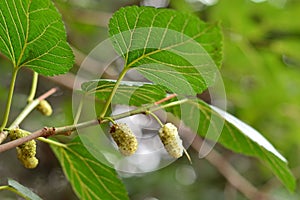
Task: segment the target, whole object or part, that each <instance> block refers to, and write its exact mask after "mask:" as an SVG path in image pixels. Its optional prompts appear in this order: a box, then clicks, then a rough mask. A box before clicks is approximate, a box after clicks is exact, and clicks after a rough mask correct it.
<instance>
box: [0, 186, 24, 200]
mask: <svg viewBox="0 0 300 200" xmlns="http://www.w3.org/2000/svg"><path fill="white" fill-rule="evenodd" d="M0 190H9V191H11V192H14V193H16V194H17V195H19V196H20V197H23V198H24V199H26V200H27V199H29V198H28V197H27V196H25V195H24V194H22V193H21V192H19V191H18V190H17V189H15V188H13V187H11V186H9V185H3V186H0Z"/></svg>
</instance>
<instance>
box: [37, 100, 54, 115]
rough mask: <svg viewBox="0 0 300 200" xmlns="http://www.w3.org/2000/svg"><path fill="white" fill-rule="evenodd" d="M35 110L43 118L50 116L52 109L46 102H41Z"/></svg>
mask: <svg viewBox="0 0 300 200" xmlns="http://www.w3.org/2000/svg"><path fill="white" fill-rule="evenodd" d="M36 108H37V110H38V111H40V112H41V113H42V114H43V115H45V116H50V115H51V114H52V107H51V105H50V104H49V103H48V101H46V100H41V101H40V103H39V105H37V107H36Z"/></svg>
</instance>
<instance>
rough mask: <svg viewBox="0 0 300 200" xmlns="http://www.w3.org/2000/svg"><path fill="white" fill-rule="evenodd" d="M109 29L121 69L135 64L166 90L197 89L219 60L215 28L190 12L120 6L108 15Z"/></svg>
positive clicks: (210, 81) (204, 85)
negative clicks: (121, 64) (109, 18)
mask: <svg viewBox="0 0 300 200" xmlns="http://www.w3.org/2000/svg"><path fill="white" fill-rule="evenodd" d="M109 33H110V37H111V40H112V43H113V46H114V48H115V50H116V51H117V52H118V53H119V54H120V55H121V56H123V58H124V59H125V68H126V69H131V68H135V69H136V70H137V71H139V72H140V73H141V74H143V75H144V76H145V77H146V78H147V79H149V80H151V81H152V82H154V83H155V84H158V85H163V86H164V87H166V88H167V89H168V90H169V91H170V92H172V93H177V94H190V95H194V94H196V93H201V92H202V91H203V90H205V89H206V88H207V87H208V86H209V85H211V84H213V82H214V79H215V72H216V70H218V68H217V67H216V66H220V63H221V47H222V44H221V39H222V37H221V33H220V29H219V26H218V25H216V24H206V23H204V22H202V21H201V20H200V19H199V18H197V17H196V16H193V15H190V14H185V13H181V12H178V11H175V10H170V9H156V8H151V7H137V6H132V7H125V8H121V9H120V10H119V11H117V12H116V13H114V15H113V17H112V18H111V20H110V23H109Z"/></svg>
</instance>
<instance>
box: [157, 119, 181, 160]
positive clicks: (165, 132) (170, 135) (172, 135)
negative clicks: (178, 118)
mask: <svg viewBox="0 0 300 200" xmlns="http://www.w3.org/2000/svg"><path fill="white" fill-rule="evenodd" d="M159 137H160V139H161V141H162V143H163V144H164V146H165V149H166V150H167V152H168V153H169V155H171V156H172V157H174V158H180V157H181V156H182V154H183V151H184V147H183V145H182V140H181V139H180V137H179V135H178V131H177V127H176V126H174V125H173V124H172V123H167V124H165V125H163V126H162V127H161V128H160V129H159Z"/></svg>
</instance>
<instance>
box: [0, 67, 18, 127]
mask: <svg viewBox="0 0 300 200" xmlns="http://www.w3.org/2000/svg"><path fill="white" fill-rule="evenodd" d="M18 70H19V68H17V67H15V68H14V69H13V72H12V77H11V82H10V87H9V92H8V97H7V103H6V110H5V112H4V116H3V122H2V125H1V127H0V132H2V131H3V129H4V128H5V127H6V125H7V122H8V117H9V113H10V107H11V103H12V97H13V94H14V88H15V83H16V79H17V74H18Z"/></svg>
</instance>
